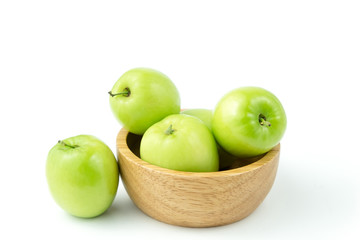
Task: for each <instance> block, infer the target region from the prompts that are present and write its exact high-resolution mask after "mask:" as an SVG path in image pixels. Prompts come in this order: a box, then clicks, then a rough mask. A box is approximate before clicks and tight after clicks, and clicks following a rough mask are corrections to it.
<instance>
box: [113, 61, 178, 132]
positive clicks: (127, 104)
mask: <svg viewBox="0 0 360 240" xmlns="http://www.w3.org/2000/svg"><path fill="white" fill-rule="evenodd" d="M126 88H128V89H129V90H130V95H129V96H126V95H117V96H111V95H110V96H109V101H110V106H111V110H112V112H113V114H114V116H115V117H116V119H117V120H118V121H119V122H120V123H121V124H122V125H123V126H124V127H125V128H126V129H128V130H129V131H130V132H132V133H135V134H139V135H141V134H143V133H144V132H145V131H146V130H147V129H148V128H149V127H150V126H151V125H153V124H154V123H156V122H158V121H160V120H161V119H163V118H164V117H166V116H168V115H171V114H176V113H179V112H180V95H179V92H178V90H177V88H176V86H175V85H174V84H173V82H172V81H171V80H170V79H169V78H168V77H167V76H166V75H164V74H163V73H161V72H158V71H156V70H153V69H149V68H135V69H131V70H129V71H127V72H126V73H124V74H123V75H122V76H121V77H120V78H119V79H118V80H117V82H116V83H115V85H114V86H113V88H112V90H111V92H112V93H113V94H114V93H120V92H123V91H124V90H125V89H126Z"/></svg>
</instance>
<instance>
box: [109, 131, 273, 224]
mask: <svg viewBox="0 0 360 240" xmlns="http://www.w3.org/2000/svg"><path fill="white" fill-rule="evenodd" d="M116 141H117V156H118V161H119V165H120V174H121V178H122V182H123V184H124V186H125V189H126V191H127V193H128V194H129V196H130V198H131V199H132V201H133V202H134V203H135V205H136V206H137V207H138V208H139V209H141V210H142V211H143V212H144V213H146V214H147V215H149V216H151V217H152V218H154V219H157V220H159V221H162V222H165V223H169V224H173V225H178V226H185V227H212V226H220V225H225V224H229V223H233V222H236V221H239V220H241V219H243V218H245V217H246V216H248V215H249V214H250V213H252V212H253V211H254V210H255V209H256V208H257V207H258V206H259V205H260V203H261V202H262V201H263V200H264V198H265V197H266V195H267V194H268V192H269V191H270V189H271V187H272V185H273V183H274V180H275V176H276V172H277V168H278V162H279V154H280V145H277V146H276V147H275V148H273V149H272V150H271V151H269V152H268V153H266V154H265V155H263V156H262V157H261V158H260V159H255V160H254V159H250V160H248V164H247V165H245V166H244V163H241V164H239V162H241V161H240V160H239V161H238V162H237V161H235V162H234V164H233V165H232V168H233V169H229V170H225V171H218V172H208V173H193V172H181V171H174V170H169V169H164V168H161V167H158V166H155V165H152V164H149V163H147V162H145V161H143V160H141V159H140V158H139V157H138V156H139V146H140V141H141V136H138V135H134V134H132V133H129V132H128V131H127V130H125V129H121V130H120V132H119V134H118V136H117V140H116ZM237 166H241V167H237Z"/></svg>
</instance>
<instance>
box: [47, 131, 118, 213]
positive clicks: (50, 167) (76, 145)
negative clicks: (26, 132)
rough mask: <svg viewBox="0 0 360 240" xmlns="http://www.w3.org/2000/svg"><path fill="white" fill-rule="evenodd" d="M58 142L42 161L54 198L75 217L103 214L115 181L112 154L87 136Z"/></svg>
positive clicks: (112, 196) (114, 166)
mask: <svg viewBox="0 0 360 240" xmlns="http://www.w3.org/2000/svg"><path fill="white" fill-rule="evenodd" d="M62 142H63V143H57V144H56V145H55V146H54V147H53V148H52V149H51V150H50V151H49V154H48V157H47V162H46V177H47V182H48V186H49V189H50V192H51V194H52V196H53V198H54V200H55V201H56V203H57V204H58V205H59V206H60V207H61V208H62V209H64V210H65V211H66V212H68V213H70V214H71V215H74V216H77V217H82V218H92V217H96V216H98V215H100V214H102V213H104V212H105V211H106V210H107V209H108V208H109V207H110V206H111V204H112V202H113V200H114V198H115V195H116V192H117V188H118V183H119V168H118V165H117V161H116V159H115V156H114V154H113V153H112V151H111V150H110V148H109V147H108V146H107V145H105V144H104V143H103V142H102V141H100V140H99V139H97V138H96V137H93V136H90V135H79V136H75V137H70V138H67V139H65V140H63V141H62ZM64 143H65V144H67V145H69V146H65V145H64ZM70 146H73V147H70Z"/></svg>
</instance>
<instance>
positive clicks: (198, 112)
mask: <svg viewBox="0 0 360 240" xmlns="http://www.w3.org/2000/svg"><path fill="white" fill-rule="evenodd" d="M181 114H187V115H190V116H194V117H197V118H199V119H200V120H201V121H203V123H204V124H205V125H206V126H207V127H208V128H209V129H210V131H211V130H212V129H211V119H212V111H211V110H210V109H203V108H192V109H185V110H183V111H181Z"/></svg>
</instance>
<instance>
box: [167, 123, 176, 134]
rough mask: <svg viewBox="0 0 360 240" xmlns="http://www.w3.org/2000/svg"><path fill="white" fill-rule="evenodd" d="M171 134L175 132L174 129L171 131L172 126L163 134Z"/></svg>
mask: <svg viewBox="0 0 360 240" xmlns="http://www.w3.org/2000/svg"><path fill="white" fill-rule="evenodd" d="M173 132H175V129H173V128H172V124H170V126H169V128H168V129H166V131H165V134H166V135H170V134H172V133H173Z"/></svg>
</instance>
